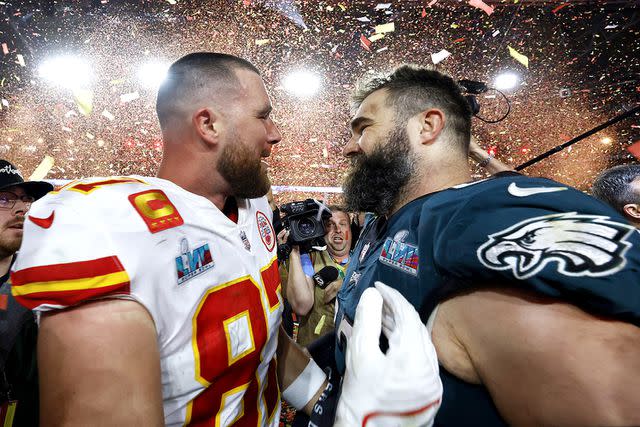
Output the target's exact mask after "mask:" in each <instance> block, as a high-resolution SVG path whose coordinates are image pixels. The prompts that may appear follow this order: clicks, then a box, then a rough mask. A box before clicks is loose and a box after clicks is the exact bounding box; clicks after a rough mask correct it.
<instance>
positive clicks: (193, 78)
mask: <svg viewBox="0 0 640 427" xmlns="http://www.w3.org/2000/svg"><path fill="white" fill-rule="evenodd" d="M238 68H243V69H246V70H250V71H253V72H254V73H256V74H258V75H260V71H258V69H257V68H256V67H255V66H254V65H253V64H252V63H250V62H249V61H247V60H245V59H242V58H239V57H237V56H233V55H228V54H226V53H216V52H194V53H190V54H188V55H185V56H183V57H182V58H180V59H178V60H177V61H176V62H174V63H173V64H171V67H169V71H168V72H167V77H166V78H165V80H164V82H163V83H162V85H161V86H160V89H159V90H158V97H157V98H156V113H157V114H158V120H159V121H160V127H161V128H163V129H164V128H165V126H166V124H167V122H168V121H169V119H170V118H171V116H172V115H173V114H174V113H175V111H176V109H177V105H178V104H180V103H181V102H182V103H184V102H185V100H186V101H187V102H188V100H189V99H188V97H189V96H193V95H194V94H198V93H199V92H202V91H204V90H206V89H210V88H211V86H213V85H215V84H216V83H217V84H220V86H221V87H222V85H223V84H227V85H228V84H232V85H233V84H234V83H237V82H238V78H237V77H236V75H235V74H234V70H236V69H238ZM214 90H215V88H214Z"/></svg>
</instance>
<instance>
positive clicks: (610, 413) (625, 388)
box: [433, 290, 640, 427]
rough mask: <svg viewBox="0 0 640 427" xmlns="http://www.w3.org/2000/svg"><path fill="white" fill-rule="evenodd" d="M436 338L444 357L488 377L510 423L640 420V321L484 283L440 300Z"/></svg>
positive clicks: (457, 370)
mask: <svg viewBox="0 0 640 427" xmlns="http://www.w3.org/2000/svg"><path fill="white" fill-rule="evenodd" d="M433 338H434V342H435V345H436V349H437V350H438V355H439V359H440V363H441V365H443V366H444V367H445V368H447V369H448V370H449V371H450V372H452V373H453V374H455V375H456V376H458V377H460V378H463V379H466V380H467V381H471V382H474V379H476V380H478V381H480V382H482V383H483V384H484V385H485V386H486V387H487V388H488V390H489V392H490V394H491V396H492V397H493V400H494V402H495V404H496V406H497V407H498V410H499V411H500V413H501V414H502V416H503V417H504V418H505V419H506V420H507V422H508V423H509V424H511V425H515V426H544V425H554V426H583V427H584V426H602V425H610V426H613V425H626V426H629V425H640V411H638V408H639V407H640V357H638V354H640V328H637V327H636V326H633V325H631V324H628V323H623V322H619V321H614V320H608V319H602V318H597V317H594V316H592V315H589V314H587V313H585V312H584V311H582V310H580V309H578V308H577V307H575V306H572V305H569V304H563V303H559V302H557V301H553V300H550V299H543V298H540V297H537V296H533V295H531V294H527V293H524V292H520V291H512V290H482V291H475V292H473V293H470V294H467V295H464V296H458V297H455V298H453V299H451V300H449V301H446V302H444V303H443V304H441V306H440V310H439V311H438V314H437V317H436V325H435V328H434V335H433ZM445 394H446V391H445Z"/></svg>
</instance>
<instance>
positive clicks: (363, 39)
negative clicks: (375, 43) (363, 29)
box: [360, 34, 371, 52]
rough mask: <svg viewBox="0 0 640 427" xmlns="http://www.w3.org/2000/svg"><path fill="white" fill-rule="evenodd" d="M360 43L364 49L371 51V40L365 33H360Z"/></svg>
mask: <svg viewBox="0 0 640 427" xmlns="http://www.w3.org/2000/svg"><path fill="white" fill-rule="evenodd" d="M360 45H361V46H362V47H363V49H366V50H367V51H369V52H371V40H369V39H368V38H367V37H366V36H365V35H364V34H360Z"/></svg>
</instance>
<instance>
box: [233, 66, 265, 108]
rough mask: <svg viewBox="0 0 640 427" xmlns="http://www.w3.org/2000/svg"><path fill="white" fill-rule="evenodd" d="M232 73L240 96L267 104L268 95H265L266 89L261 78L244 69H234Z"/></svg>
mask: <svg viewBox="0 0 640 427" xmlns="http://www.w3.org/2000/svg"><path fill="white" fill-rule="evenodd" d="M234 73H235V75H236V77H237V79H238V83H239V89H240V90H239V91H238V92H239V94H240V95H241V96H243V97H244V96H248V97H252V98H255V99H260V100H262V101H264V102H269V94H268V93H267V88H266V87H265V85H264V81H263V80H262V77H260V76H259V75H258V74H257V73H255V72H254V71H252V70H248V69H245V68H236V69H235V70H234Z"/></svg>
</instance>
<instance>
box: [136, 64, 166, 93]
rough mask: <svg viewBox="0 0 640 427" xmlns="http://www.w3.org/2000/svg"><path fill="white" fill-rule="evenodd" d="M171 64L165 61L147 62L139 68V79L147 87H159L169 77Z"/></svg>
mask: <svg viewBox="0 0 640 427" xmlns="http://www.w3.org/2000/svg"><path fill="white" fill-rule="evenodd" d="M169 66H170V64H167V63H163V62H147V63H146V64H143V65H142V66H141V67H140V69H139V70H138V79H139V80H140V82H141V83H142V84H143V85H144V86H145V87H148V88H150V89H157V88H158V87H160V85H161V84H162V82H163V81H164V79H165V78H166V77H167V71H168V70H169Z"/></svg>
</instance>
